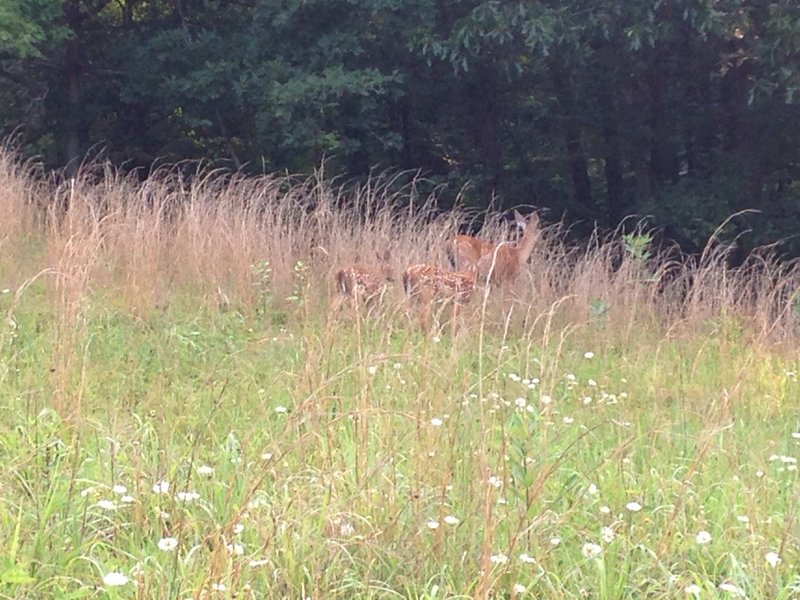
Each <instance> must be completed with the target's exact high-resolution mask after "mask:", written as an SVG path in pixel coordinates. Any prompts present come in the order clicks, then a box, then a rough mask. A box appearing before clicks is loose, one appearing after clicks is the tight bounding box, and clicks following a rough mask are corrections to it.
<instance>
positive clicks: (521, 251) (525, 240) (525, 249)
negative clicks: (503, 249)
mask: <svg viewBox="0 0 800 600" xmlns="http://www.w3.org/2000/svg"><path fill="white" fill-rule="evenodd" d="M535 245H536V232H535V231H534V228H533V227H532V226H531V224H530V223H528V226H527V227H526V228H525V230H524V231H523V233H522V239H520V240H519V241H518V242H517V243H516V245H515V248H516V250H517V256H518V258H519V264H524V263H525V262H527V260H528V259H529V258H530V257H531V254H532V253H533V247H534V246H535Z"/></svg>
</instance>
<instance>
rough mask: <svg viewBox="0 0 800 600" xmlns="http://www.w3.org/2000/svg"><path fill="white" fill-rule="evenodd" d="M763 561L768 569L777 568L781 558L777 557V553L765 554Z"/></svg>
mask: <svg viewBox="0 0 800 600" xmlns="http://www.w3.org/2000/svg"><path fill="white" fill-rule="evenodd" d="M764 560H766V561H767V563H768V564H769V566H770V567H773V568H774V567H777V566H778V563H779V562H781V557H780V556H778V553H777V552H767V553H766V554H765V555H764Z"/></svg>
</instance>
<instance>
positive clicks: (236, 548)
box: [225, 544, 244, 556]
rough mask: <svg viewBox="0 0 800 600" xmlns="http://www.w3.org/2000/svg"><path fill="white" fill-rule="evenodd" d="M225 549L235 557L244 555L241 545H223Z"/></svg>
mask: <svg viewBox="0 0 800 600" xmlns="http://www.w3.org/2000/svg"><path fill="white" fill-rule="evenodd" d="M225 548H227V550H228V552H230V553H231V554H235V555H236V556H241V555H242V554H244V546H242V545H241V544H225Z"/></svg>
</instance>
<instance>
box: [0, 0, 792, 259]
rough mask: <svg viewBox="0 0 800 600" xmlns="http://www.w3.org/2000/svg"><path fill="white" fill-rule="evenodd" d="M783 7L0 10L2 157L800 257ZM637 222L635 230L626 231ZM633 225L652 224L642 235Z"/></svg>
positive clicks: (45, 5)
mask: <svg viewBox="0 0 800 600" xmlns="http://www.w3.org/2000/svg"><path fill="white" fill-rule="evenodd" d="M798 88H800V3H798V2H796V0H635V1H631V0H604V1H602V2H597V1H595V0H543V1H533V0H523V1H505V2H501V1H498V0H488V1H487V0H458V1H455V0H449V1H445V0H408V1H400V0H114V1H112V0H3V2H2V4H0V135H2V136H3V138H4V139H6V140H11V141H10V143H11V144H12V145H14V146H15V148H16V150H17V151H19V152H21V153H22V154H23V155H24V156H27V157H30V158H31V159H32V160H36V161H41V163H42V164H43V166H44V167H45V168H46V169H48V170H53V171H54V172H55V173H59V174H62V175H66V176H70V175H74V174H75V173H77V172H78V170H79V169H80V167H81V165H82V164H86V163H90V162H92V161H95V160H103V161H110V163H112V164H114V165H117V166H118V167H120V168H123V169H125V170H134V169H139V170H140V171H141V173H142V177H144V176H146V175H147V173H148V172H149V171H150V170H151V169H153V168H154V165H157V164H165V163H167V164H175V163H180V162H181V161H193V160H202V161H204V163H205V164H208V165H211V166H214V167H222V168H225V169H230V170H231V171H240V172H243V173H251V174H261V173H292V174H309V173H311V172H313V171H314V170H315V169H319V168H321V167H324V169H325V172H326V176H332V177H335V178H338V179H339V180H343V181H354V182H357V181H364V180H365V179H366V178H367V177H368V176H369V175H370V174H374V173H376V172H380V173H387V172H388V173H393V174H398V173H399V174H400V177H399V178H400V179H402V174H403V173H408V174H414V175H416V174H421V176H422V177H423V178H424V180H425V182H426V185H430V186H431V189H435V190H436V193H437V197H438V198H439V201H440V207H441V208H444V209H446V208H448V207H450V206H453V205H455V204H459V205H462V206H465V207H468V208H470V207H471V208H475V209H485V208H487V207H489V206H491V207H492V208H496V209H507V208H510V207H512V206H527V207H535V208H537V209H540V210H541V211H542V214H543V218H544V219H545V220H546V221H549V222H556V221H561V220H563V221H565V222H566V223H568V224H569V225H570V227H571V231H573V232H574V233H575V234H576V235H578V236H580V235H585V234H587V233H588V232H591V231H593V230H595V228H599V229H600V230H614V229H615V228H617V227H618V226H619V225H620V223H623V224H625V226H629V227H632V226H634V225H636V224H637V223H642V222H644V223H646V224H647V226H648V227H654V228H657V229H658V230H659V231H661V232H663V233H664V237H665V238H666V239H669V240H674V241H676V242H678V243H679V244H680V245H681V247H682V248H683V249H684V250H685V251H688V252H695V251H698V250H699V249H701V248H702V247H703V246H704V244H705V242H706V241H707V240H708V239H709V237H710V236H711V235H712V234H713V232H714V231H715V229H716V228H717V227H718V226H719V225H720V223H722V222H724V221H725V220H726V219H727V218H728V217H730V216H731V215H733V214H735V213H739V212H740V211H747V212H746V213H745V214H743V215H741V216H739V217H736V218H734V219H732V220H731V221H730V223H729V225H728V226H727V227H726V229H725V231H724V232H723V234H724V237H725V238H726V239H727V240H729V241H733V240H736V243H737V244H738V246H737V251H740V252H747V251H748V250H750V249H752V248H754V247H756V246H763V245H768V244H775V248H776V249H777V252H779V253H780V254H781V255H786V256H796V255H798V254H800V239H798V238H797V237H795V232H796V230H797V228H798V224H799V223H800V186H798V180H799V179H800V177H799V175H798V165H799V163H798V159H799V158H800V143H798V142H800V118H798V117H800V109H799V107H798V104H797V101H796V100H797V98H796V96H797V91H798ZM631 217H632V218H631ZM642 220H644V221H642Z"/></svg>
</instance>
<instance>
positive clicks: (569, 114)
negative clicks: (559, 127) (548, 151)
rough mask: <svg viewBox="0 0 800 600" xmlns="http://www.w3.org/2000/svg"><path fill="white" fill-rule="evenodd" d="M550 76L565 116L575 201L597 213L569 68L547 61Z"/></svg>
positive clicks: (559, 63)
mask: <svg viewBox="0 0 800 600" xmlns="http://www.w3.org/2000/svg"><path fill="white" fill-rule="evenodd" d="M548 69H549V72H550V78H551V79H552V81H553V87H554V90H555V93H556V98H557V99H558V103H559V104H560V106H561V112H562V114H563V116H564V137H565V142H566V147H567V158H568V162H569V170H570V174H571V175H572V187H573V196H574V201H575V204H576V206H577V207H580V209H581V210H583V211H587V212H591V213H596V207H595V206H594V202H593V200H592V181H591V179H590V177H589V167H588V161H587V160H586V153H585V152H584V149H583V142H582V141H581V132H582V131H581V125H580V122H579V121H578V116H577V114H578V113H577V106H576V103H575V92H574V90H573V88H572V82H571V81H570V78H569V73H568V72H567V70H566V67H565V66H564V64H563V63H562V61H559V60H557V59H555V60H552V61H550V63H549V64H548Z"/></svg>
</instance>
